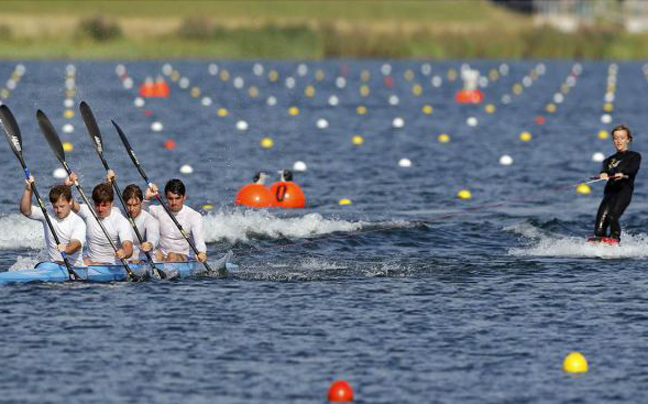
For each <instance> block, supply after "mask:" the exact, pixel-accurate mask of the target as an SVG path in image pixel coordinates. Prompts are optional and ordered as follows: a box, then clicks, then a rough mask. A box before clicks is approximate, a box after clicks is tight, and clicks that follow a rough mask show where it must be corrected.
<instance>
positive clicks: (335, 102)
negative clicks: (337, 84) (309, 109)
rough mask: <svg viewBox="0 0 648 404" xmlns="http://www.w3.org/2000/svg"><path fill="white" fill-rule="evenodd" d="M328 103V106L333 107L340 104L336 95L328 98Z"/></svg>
mask: <svg viewBox="0 0 648 404" xmlns="http://www.w3.org/2000/svg"><path fill="white" fill-rule="evenodd" d="M328 103H329V105H330V106H332V107H335V106H336V105H338V104H339V103H340V99H339V98H338V97H337V95H332V96H330V97H329V99H328Z"/></svg>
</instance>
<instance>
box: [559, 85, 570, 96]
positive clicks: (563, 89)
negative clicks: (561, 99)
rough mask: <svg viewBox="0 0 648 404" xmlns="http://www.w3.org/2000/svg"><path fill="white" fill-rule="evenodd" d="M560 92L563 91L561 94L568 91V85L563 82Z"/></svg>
mask: <svg viewBox="0 0 648 404" xmlns="http://www.w3.org/2000/svg"><path fill="white" fill-rule="evenodd" d="M560 92H561V93H563V94H567V93H569V86H568V85H567V84H563V85H562V86H561V87H560Z"/></svg>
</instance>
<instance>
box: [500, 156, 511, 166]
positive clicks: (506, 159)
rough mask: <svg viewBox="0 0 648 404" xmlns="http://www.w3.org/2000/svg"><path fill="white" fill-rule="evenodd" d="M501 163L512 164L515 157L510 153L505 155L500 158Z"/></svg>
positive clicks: (504, 164)
mask: <svg viewBox="0 0 648 404" xmlns="http://www.w3.org/2000/svg"><path fill="white" fill-rule="evenodd" d="M499 163H500V164H501V165H503V166H510V165H511V164H513V157H511V156H509V155H508V154H505V155H503V156H502V157H500V159H499Z"/></svg>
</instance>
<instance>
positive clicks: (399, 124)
mask: <svg viewBox="0 0 648 404" xmlns="http://www.w3.org/2000/svg"><path fill="white" fill-rule="evenodd" d="M392 126H393V127H394V128H397V129H400V128H402V127H403V126H405V120H404V119H403V118H401V117H398V118H394V120H393V121H392Z"/></svg>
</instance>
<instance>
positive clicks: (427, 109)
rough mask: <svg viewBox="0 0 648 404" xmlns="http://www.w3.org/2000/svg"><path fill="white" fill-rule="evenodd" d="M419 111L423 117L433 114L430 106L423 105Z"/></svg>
mask: <svg viewBox="0 0 648 404" xmlns="http://www.w3.org/2000/svg"><path fill="white" fill-rule="evenodd" d="M421 110H422V111H423V113H424V114H425V115H430V114H431V113H432V112H434V108H432V105H423V108H421Z"/></svg>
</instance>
